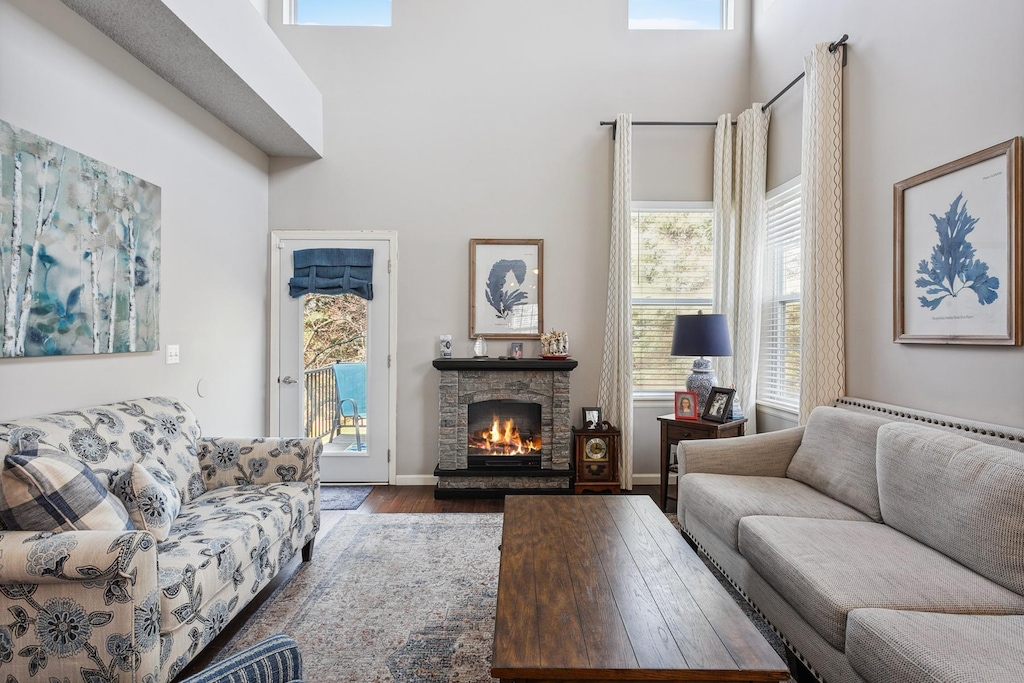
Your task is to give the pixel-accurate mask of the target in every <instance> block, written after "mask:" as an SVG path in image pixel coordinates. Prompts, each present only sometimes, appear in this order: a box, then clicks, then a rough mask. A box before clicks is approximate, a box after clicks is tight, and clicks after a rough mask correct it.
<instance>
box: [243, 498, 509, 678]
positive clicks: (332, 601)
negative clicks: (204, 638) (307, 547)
mask: <svg viewBox="0 0 1024 683" xmlns="http://www.w3.org/2000/svg"><path fill="white" fill-rule="evenodd" d="M501 520H502V515H501V514H500V513H491V514H470V513H466V514H381V515H345V517H344V518H343V519H342V520H340V521H339V522H338V524H337V526H335V527H334V528H333V529H332V530H331V531H330V532H329V533H328V535H327V537H326V538H324V539H322V540H318V541H317V545H316V550H315V551H314V553H313V561H312V562H309V563H306V564H303V565H301V566H300V567H299V569H298V570H296V572H295V575H294V576H293V577H292V579H291V580H290V581H289V582H288V583H286V584H285V585H283V586H282V587H281V588H279V589H278V590H277V592H276V593H275V594H274V595H273V596H272V597H271V598H270V599H268V600H267V601H266V603H264V605H263V606H262V607H261V608H260V609H259V610H258V611H257V612H256V614H255V615H253V617H252V618H251V619H250V620H249V622H248V623H247V624H246V626H244V627H243V628H242V630H241V631H239V633H238V634H237V635H235V637H234V638H232V639H231V641H230V642H229V643H228V644H227V646H225V648H224V650H223V654H225V655H226V654H230V653H233V652H237V651H238V650H240V649H242V648H244V647H247V646H249V645H252V644H254V643H257V642H259V641H260V640H261V639H263V638H264V637H266V636H269V635H272V634H274V633H277V632H279V631H283V632H285V633H287V634H288V635H290V636H292V637H293V638H295V640H296V641H297V642H298V643H299V647H300V648H301V651H302V659H303V677H304V679H305V681H306V682H307V683H327V682H332V681H351V682H353V683H354V682H356V681H359V682H360V683H370V682H389V681H394V682H396V683H426V682H435V681H437V682H442V681H444V682H447V681H452V682H454V681H458V682H459V683H474V682H478V681H479V682H484V681H486V682H487V683H490V682H491V681H492V680H493V679H492V678H491V677H490V675H489V674H490V659H491V642H492V638H493V633H494V607H495V602H496V599H497V592H496V591H497V585H498V560H499V554H498V545H499V544H500V543H501Z"/></svg>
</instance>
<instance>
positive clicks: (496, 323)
mask: <svg viewBox="0 0 1024 683" xmlns="http://www.w3.org/2000/svg"><path fill="white" fill-rule="evenodd" d="M543 331H544V240H500V239H473V240H470V241H469V336H470V338H476V337H492V338H499V339H500V338H506V339H539V338H540V335H541V333H542V332H543Z"/></svg>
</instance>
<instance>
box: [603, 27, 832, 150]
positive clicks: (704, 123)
mask: <svg viewBox="0 0 1024 683" xmlns="http://www.w3.org/2000/svg"><path fill="white" fill-rule="evenodd" d="M849 39H850V36H849V35H848V34H846V33H844V34H843V37H842V38H840V39H839V40H837V41H836V42H834V43H829V46H828V51H829V52H832V53H834V52H835V51H836V50H838V49H839V48H843V66H846V41H848V40H849ZM804 75H805V74H804V73H801V74H800V75H799V76H797V77H796V78H794V79H793V80H792V81H790V83H789V85H787V86H786V87H785V88H783V89H782V90H781V91H780V92H779V94H778V95H776V96H775V97H773V98H771V99H770V100H768V101H767V102H766V103H765V104H763V105H762V106H761V111H767V109H768V107H770V106H772V105H773V104H775V101H776V100H778V99H779V98H780V97H782V96H783V95H785V94H786V93H787V92H789V89H790V88H792V87H793V86H794V85H796V84H797V83H799V82H800V81H801V80H802V79H803V77H804ZM601 125H602V126H611V127H612V140H614V139H615V133H616V128H617V127H618V121H602V122H601ZM633 125H634V126H717V125H718V122H717V121H634V122H633ZM732 125H734V126H735V125H736V122H735V121H733V122H732Z"/></svg>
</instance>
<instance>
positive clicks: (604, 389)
mask: <svg viewBox="0 0 1024 683" xmlns="http://www.w3.org/2000/svg"><path fill="white" fill-rule="evenodd" d="M615 133H616V135H615V161H614V166H613V169H612V234H611V249H610V253H609V255H608V260H609V263H608V314H607V317H606V319H605V328H604V362H603V363H602V365H601V383H600V385H599V387H598V391H597V401H598V405H600V406H602V407H603V408H604V414H605V419H607V420H608V421H609V422H611V423H612V424H613V425H615V426H617V427H618V428H619V429H620V430H621V431H622V448H621V458H622V462H621V467H620V468H619V483H620V484H621V486H622V488H624V489H632V488H633V350H632V346H633V322H632V306H631V300H630V297H631V295H632V293H631V288H630V280H629V264H630V248H629V219H630V210H631V206H630V202H631V201H632V196H633V183H632V175H633V168H632V167H633V159H632V155H633V150H632V147H633V117H632V116H631V115H629V114H619V115H618V117H617V118H616V120H615Z"/></svg>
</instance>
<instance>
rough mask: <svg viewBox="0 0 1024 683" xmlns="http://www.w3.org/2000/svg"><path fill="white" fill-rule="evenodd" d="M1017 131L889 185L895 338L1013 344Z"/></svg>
mask: <svg viewBox="0 0 1024 683" xmlns="http://www.w3.org/2000/svg"><path fill="white" fill-rule="evenodd" d="M1021 141H1022V138H1021V137H1015V138H1012V139H1010V140H1007V141H1006V142H1003V143H1000V144H998V145H993V146H992V147H989V148H988V149H983V150H981V151H980V152H976V153H974V154H971V155H969V156H966V157H963V158H961V159H957V160H956V161H952V162H950V163H948V164H944V165H942V166H939V167H938V168H934V169H932V170H930V171H926V172H924V173H920V174H918V175H916V176H913V177H912V178H907V179H906V180H903V181H900V182H898V183H896V184H895V185H894V186H893V225H894V246H893V261H894V267H893V290H894V291H893V296H894V306H893V309H894V310H893V341H894V342H895V343H898V344H978V345H1005V346H1020V345H1021V343H1022V341H1024V335H1022V316H1021V302H1022V297H1021V282H1022V280H1021V246H1022V241H1021V236H1022V213H1021V196H1022V192H1021V182H1022V172H1021V168H1022V167H1021V149H1022V142H1021Z"/></svg>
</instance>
